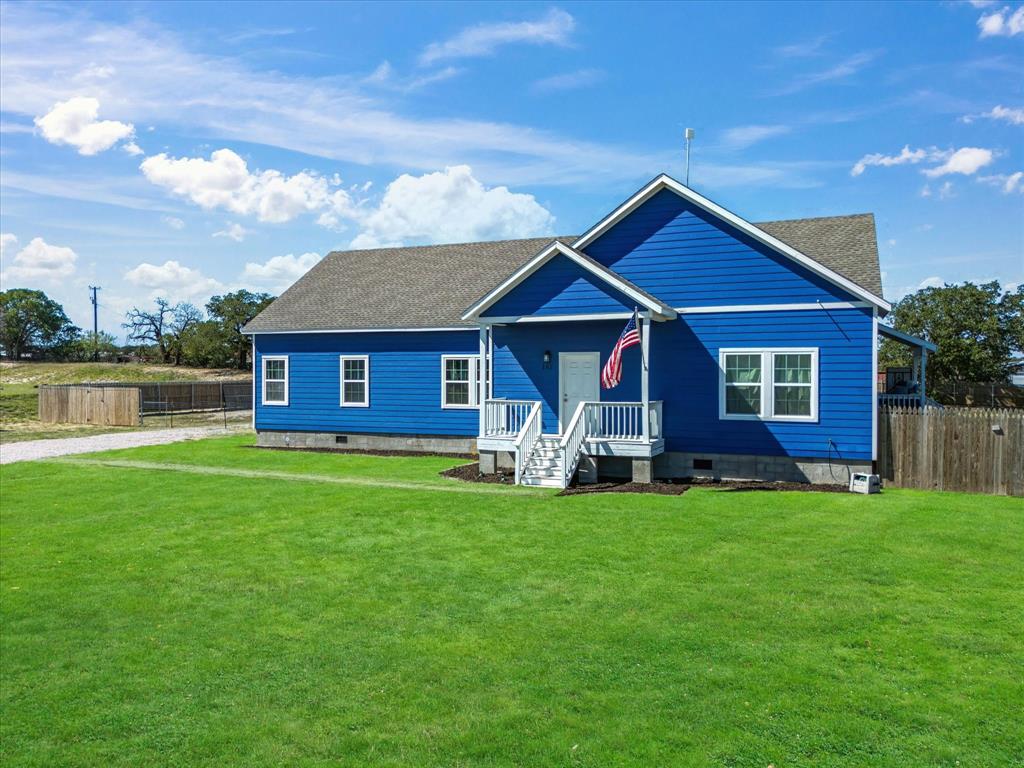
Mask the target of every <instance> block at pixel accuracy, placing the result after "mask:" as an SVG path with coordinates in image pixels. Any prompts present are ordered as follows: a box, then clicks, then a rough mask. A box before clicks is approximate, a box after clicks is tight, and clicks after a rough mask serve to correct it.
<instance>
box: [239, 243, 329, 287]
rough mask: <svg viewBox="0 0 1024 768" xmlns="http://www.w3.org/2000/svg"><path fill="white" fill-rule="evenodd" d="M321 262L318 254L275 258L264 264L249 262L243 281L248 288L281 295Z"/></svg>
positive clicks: (243, 272)
mask: <svg viewBox="0 0 1024 768" xmlns="http://www.w3.org/2000/svg"><path fill="white" fill-rule="evenodd" d="M318 261H320V254H318V253H304V254H302V255H301V256H295V255H293V254H291V253H289V254H288V255H287V256H274V257H273V258H271V259H268V260H267V261H265V262H264V263H262V264H259V263H256V262H252V261H250V262H247V263H246V265H245V269H244V270H242V277H241V281H242V283H244V284H245V285H246V286H252V287H257V288H264V289H267V290H269V291H271V292H273V293H280V292H281V291H283V290H285V289H286V288H288V287H289V286H290V285H291V284H292V283H294V282H295V281H296V280H298V279H299V278H300V277H302V276H303V275H304V274H306V273H307V272H308V271H309V270H311V269H312V268H313V267H314V266H315V265H316V263H317V262H318Z"/></svg>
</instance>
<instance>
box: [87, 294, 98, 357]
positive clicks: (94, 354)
mask: <svg viewBox="0 0 1024 768" xmlns="http://www.w3.org/2000/svg"><path fill="white" fill-rule="evenodd" d="M89 290H90V291H92V359H93V361H94V362H97V361H99V359H100V327H99V314H98V310H99V302H97V301H96V291H98V290H100V287H99V286H98V285H90V286H89Z"/></svg>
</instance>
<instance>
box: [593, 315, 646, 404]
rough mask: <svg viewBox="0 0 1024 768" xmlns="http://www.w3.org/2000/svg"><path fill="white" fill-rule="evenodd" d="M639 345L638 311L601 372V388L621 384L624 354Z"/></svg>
mask: <svg viewBox="0 0 1024 768" xmlns="http://www.w3.org/2000/svg"><path fill="white" fill-rule="evenodd" d="M639 343H640V328H639V327H638V324H637V321H636V310H633V316H632V317H631V318H629V322H628V323H626V327H625V328H623V329H622V335H621V336H619V340H618V341H617V342H616V344H615V348H614V349H612V353H611V355H610V356H609V357H608V362H607V363H605V364H604V370H602V371H601V386H602V387H603V388H604V389H611V388H612V387H617V386H619V382H620V381H622V352H623V350H625V349H629V348H630V347H632V346H636V345H637V344H639Z"/></svg>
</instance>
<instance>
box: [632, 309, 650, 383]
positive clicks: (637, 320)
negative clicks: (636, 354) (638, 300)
mask: <svg viewBox="0 0 1024 768" xmlns="http://www.w3.org/2000/svg"><path fill="white" fill-rule="evenodd" d="M633 324H634V325H635V326H636V332H637V335H638V336H639V337H640V362H641V364H642V365H643V367H644V370H645V371H646V370H647V355H645V354H644V332H643V330H641V327H640V307H638V306H635V305H634V306H633Z"/></svg>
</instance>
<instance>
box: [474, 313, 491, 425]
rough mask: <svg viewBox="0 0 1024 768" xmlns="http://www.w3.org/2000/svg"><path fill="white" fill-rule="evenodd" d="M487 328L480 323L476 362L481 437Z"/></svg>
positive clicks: (483, 412)
mask: <svg viewBox="0 0 1024 768" xmlns="http://www.w3.org/2000/svg"><path fill="white" fill-rule="evenodd" d="M488 330H489V328H488V327H487V326H486V325H484V324H483V323H481V324H480V360H479V362H478V363H477V365H478V366H479V371H480V381H479V382H478V383H477V405H478V406H479V410H480V431H479V434H480V436H481V437H482V436H483V434H484V419H485V418H486V411H487V408H486V401H487V376H488V375H489V373H490V371H489V370H488V367H489V366H488V364H487V363H488V360H487V333H488Z"/></svg>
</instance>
